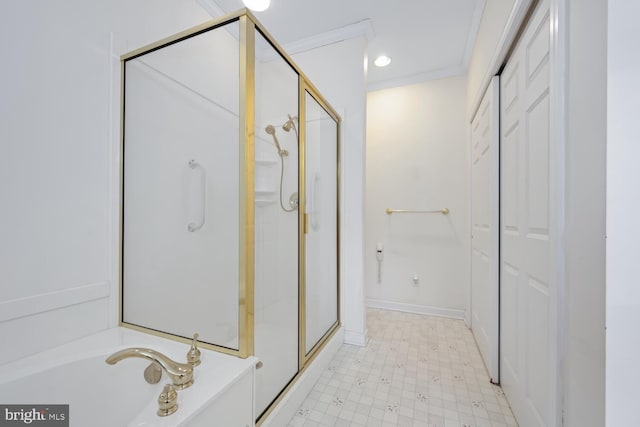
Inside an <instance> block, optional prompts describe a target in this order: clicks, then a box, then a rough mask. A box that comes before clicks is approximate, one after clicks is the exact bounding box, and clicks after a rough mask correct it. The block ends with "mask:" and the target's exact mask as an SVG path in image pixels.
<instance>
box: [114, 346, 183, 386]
mask: <svg viewBox="0 0 640 427" xmlns="http://www.w3.org/2000/svg"><path fill="white" fill-rule="evenodd" d="M129 357H139V358H142V359H147V360H149V361H151V362H152V363H154V364H156V365H157V366H159V367H161V368H162V369H163V370H164V371H165V372H166V373H167V375H168V376H169V378H170V379H171V381H172V382H173V385H174V386H175V388H177V389H178V390H182V389H185V388H187V387H189V386H190V385H191V384H193V366H192V365H190V364H188V363H179V362H175V361H173V360H171V359H170V358H168V357H167V356H165V355H164V354H162V353H160V352H159V351H155V350H151V349H150V348H141V347H131V348H125V349H124V350H120V351H117V352H115V353H113V354H112V355H111V356H109V357H107V360H106V362H107V363H108V364H109V365H115V364H116V363H118V362H119V361H121V360H122V359H128V358H129Z"/></svg>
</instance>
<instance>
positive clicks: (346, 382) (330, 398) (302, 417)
mask: <svg viewBox="0 0 640 427" xmlns="http://www.w3.org/2000/svg"><path fill="white" fill-rule="evenodd" d="M367 326H368V327H369V338H370V339H369V343H368V345H367V346H366V347H364V348H361V347H356V346H350V345H343V346H342V347H341V349H340V350H339V351H338V353H337V354H336V356H335V357H334V358H333V360H332V361H331V363H330V364H329V367H328V369H327V370H326V371H325V372H323V374H322V376H321V377H320V379H319V380H318V382H317V383H316V385H315V386H314V388H313V389H312V391H311V392H310V393H309V395H308V396H307V398H306V399H305V401H304V402H303V404H302V406H300V408H299V409H298V411H297V413H296V415H295V416H294V417H293V419H291V421H290V422H289V427H310V426H314V427H315V426H336V427H342V426H351V427H354V426H357V427H387V426H388V427H391V426H393V427H396V426H400V427H511V426H517V425H518V424H517V423H516V421H515V419H514V417H513V414H512V413H511V409H510V408H509V404H508V403H507V401H506V399H505V397H504V394H503V392H502V389H501V388H500V387H498V386H494V385H492V384H490V383H489V377H488V375H487V371H486V369H485V367H484V364H483V363H482V359H481V358H480V354H479V352H478V349H477V347H476V344H475V341H474V339H473V336H472V335H471V332H470V331H469V330H468V329H467V328H466V326H465V325H464V323H463V322H462V321H461V320H453V319H443V318H438V317H429V316H422V315H417V314H408V313H400V312H393V311H386V310H377V309H369V310H368V311H367Z"/></svg>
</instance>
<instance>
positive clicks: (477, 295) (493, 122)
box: [471, 76, 500, 383]
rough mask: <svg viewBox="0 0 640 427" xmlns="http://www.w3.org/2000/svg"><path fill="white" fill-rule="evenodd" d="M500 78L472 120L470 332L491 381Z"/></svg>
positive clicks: (494, 372)
mask: <svg viewBox="0 0 640 427" xmlns="http://www.w3.org/2000/svg"><path fill="white" fill-rule="evenodd" d="M499 91H500V80H499V77H497V76H496V77H494V78H493V79H492V80H491V83H490V85H489V88H488V89H487V91H486V93H485V94H484V97H483V99H482V102H481V103H480V107H479V108H478V111H477V112H476V115H475V117H474V118H473V121H472V122H471V129H472V134H471V189H472V190H471V237H472V239H471V330H472V331H473V335H474V337H475V339H476V343H477V344H478V348H479V349H480V354H481V355H482V358H483V360H484V363H485V366H486V367H487V371H488V372H489V376H490V377H491V382H493V383H498V382H499V381H500V377H499V313H500V311H499V302H500V301H499V297H500V288H499V283H498V279H499V259H498V257H499V234H498V228H499V215H498V211H499V187H500V184H499V162H500V146H499V141H500V135H499V132H500V129H499V123H500V121H499V114H500V98H499V96H500V94H499Z"/></svg>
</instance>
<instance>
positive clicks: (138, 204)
mask: <svg viewBox="0 0 640 427" xmlns="http://www.w3.org/2000/svg"><path fill="white" fill-rule="evenodd" d="M234 34H235V35H236V37H237V34H238V23H237V21H236V22H234V23H230V24H227V25H226V26H224V27H219V28H215V29H212V30H209V31H207V32H204V33H201V34H198V35H196V36H193V37H191V38H188V39H185V40H182V41H180V42H178V43H174V44H171V45H169V46H166V47H163V48H162V49H159V50H155V51H151V52H149V53H146V54H144V55H141V56H138V57H136V58H133V59H130V60H127V61H126V62H125V93H124V95H125V102H124V109H125V110H124V120H125V124H126V126H125V131H124V147H123V150H124V197H123V203H124V206H123V254H122V263H123V264H122V269H123V270H122V282H123V291H122V292H123V299H122V300H123V303H122V304H123V306H122V310H123V312H122V319H123V321H124V322H126V323H130V324H133V325H138V326H142V327H146V328H150V329H154V330H158V331H163V332H167V333H170V334H174V335H178V336H182V337H186V338H188V337H191V336H192V335H193V333H194V332H198V333H199V334H200V340H201V341H204V342H207V343H211V344H215V345H219V346H223V347H227V348H230V349H238V345H239V340H238V311H239V308H238V301H239V285H238V282H239V261H240V260H239V253H240V251H239V247H240V246H239V227H240V224H239V219H238V218H239V217H240V199H239V194H240V189H239V182H240V180H239V176H240V173H241V167H240V166H241V159H240V149H239V147H240V141H239V97H238V93H239V55H240V51H239V43H238V40H237V38H236V37H234Z"/></svg>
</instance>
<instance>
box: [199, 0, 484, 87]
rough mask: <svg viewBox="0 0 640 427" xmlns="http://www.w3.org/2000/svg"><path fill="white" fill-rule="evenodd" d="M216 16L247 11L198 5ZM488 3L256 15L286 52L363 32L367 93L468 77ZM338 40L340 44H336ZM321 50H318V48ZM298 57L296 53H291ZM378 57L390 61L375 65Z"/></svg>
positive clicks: (375, 5)
mask: <svg viewBox="0 0 640 427" xmlns="http://www.w3.org/2000/svg"><path fill="white" fill-rule="evenodd" d="M199 3H200V4H201V5H202V6H203V7H205V9H207V10H208V11H209V13H210V14H212V15H214V16H219V15H221V14H223V13H230V12H233V11H235V10H237V9H240V8H242V7H244V5H243V3H242V0H199ZM484 3H485V0H395V1H390V0H387V1H383V0H315V1H310V0H271V6H270V7H269V8H268V9H267V10H266V11H264V12H254V14H255V15H256V17H257V18H258V19H259V20H260V22H262V24H263V25H264V26H265V27H266V28H267V30H269V32H270V33H271V34H272V35H273V36H274V37H275V39H276V40H277V41H278V43H280V44H281V45H282V46H283V47H284V48H285V49H287V50H290V49H289V47H292V46H294V45H297V46H302V45H304V42H305V41H306V42H308V43H307V44H310V43H312V40H313V41H315V43H321V40H330V39H328V38H326V37H325V38H324V39H323V38H322V35H323V34H324V35H327V34H333V36H334V37H340V35H341V34H343V36H342V38H343V39H344V34H351V35H352V36H353V34H354V33H357V32H358V31H360V34H366V35H367V37H368V40H369V42H368V46H369V49H368V50H369V52H368V55H369V67H368V84H369V89H370V90H372V89H380V88H384V87H393V86H399V85H404V84H410V83H416V82H419V81H425V80H430V79H434V78H442V77H447V76H454V75H462V74H464V73H465V72H466V69H467V66H468V63H469V58H470V55H471V51H472V49H473V46H474V43H475V39H476V33H477V30H478V26H479V23H480V18H481V16H482V10H483V8H484ZM337 40H339V38H338V39H336V40H334V41H337ZM316 47H317V46H316ZM289 53H294V52H291V51H290V52H289ZM380 54H385V55H387V56H390V57H391V58H392V62H391V64H390V65H389V66H387V67H385V68H379V67H376V66H374V65H373V60H374V59H375V58H376V57H377V56H378V55H380Z"/></svg>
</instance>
